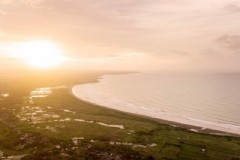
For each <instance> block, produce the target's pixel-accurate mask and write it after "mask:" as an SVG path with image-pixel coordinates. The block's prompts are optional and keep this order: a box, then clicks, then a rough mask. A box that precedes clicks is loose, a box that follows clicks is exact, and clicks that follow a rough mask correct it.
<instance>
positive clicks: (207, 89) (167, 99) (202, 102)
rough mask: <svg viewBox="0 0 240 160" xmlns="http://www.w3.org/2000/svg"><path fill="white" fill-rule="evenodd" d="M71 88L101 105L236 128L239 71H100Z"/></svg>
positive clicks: (206, 125) (239, 126) (239, 128)
mask: <svg viewBox="0 0 240 160" xmlns="http://www.w3.org/2000/svg"><path fill="white" fill-rule="evenodd" d="M73 94H74V95H75V96H76V97H78V98H80V99H82V100H85V101H89V102H92V103H96V104H98V105H101V106H105V107H109V108H113V109H117V110H121V111H125V112H131V113H136V114H140V115H146V116H150V117H154V118H159V119H164V120H169V121H175V122H179V123H184V124H190V125H196V126H200V127H202V129H205V128H211V129H216V130H220V131H226V132H231V133H236V134H240V74H190V73H189V74H180V73H179V74H176V73H175V74H173V73H172V74H166V73H134V74H120V75H104V76H102V77H100V78H99V81H98V82H97V83H88V84H81V85H76V86H74V87H73Z"/></svg>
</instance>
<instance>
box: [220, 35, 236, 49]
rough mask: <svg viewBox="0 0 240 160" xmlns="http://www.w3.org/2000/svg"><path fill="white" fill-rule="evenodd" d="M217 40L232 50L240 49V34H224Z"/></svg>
mask: <svg viewBox="0 0 240 160" xmlns="http://www.w3.org/2000/svg"><path fill="white" fill-rule="evenodd" d="M216 41H217V42H218V43H219V44H220V45H222V46H223V47H226V48H228V49H231V50H234V51H235V50H237V51H238V50H240V35H223V36H221V37H219V38H217V39H216Z"/></svg>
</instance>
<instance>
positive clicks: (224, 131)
mask: <svg viewBox="0 0 240 160" xmlns="http://www.w3.org/2000/svg"><path fill="white" fill-rule="evenodd" d="M102 76H103V75H102ZM102 76H99V77H98V79H96V80H95V81H93V82H86V83H81V84H78V85H73V86H71V94H72V95H73V96H74V97H75V98H77V99H78V100H80V101H84V102H85V103H89V104H93V105H96V106H99V107H103V108H106V109H111V110H115V111H118V112H123V113H127V114H131V115H133V116H140V117H143V118H146V119H149V120H153V121H155V122H158V123H160V124H165V125H169V126H172V127H179V128H184V129H187V130H188V131H189V132H195V133H204V134H210V135H220V136H235V137H239V136H240V131H239V130H236V131H235V132H234V130H231V129H232V128H230V127H231V126H233V125H229V124H217V123H215V122H208V121H204V120H198V119H193V118H181V117H171V118H170V116H169V115H166V113H165V112H163V113H161V114H163V115H164V114H165V115H164V116H165V117H164V116H163V117H162V118H160V117H159V115H157V116H156V115H152V113H150V114H146V111H147V110H145V111H144V110H130V109H126V107H122V108H121V107H119V106H118V107H117V106H111V104H110V105H107V104H105V105H103V104H99V103H97V102H96V101H94V100H93V98H91V99H89V98H88V97H87V98H86V97H81V96H79V95H78V94H77V93H76V90H77V89H76V88H77V87H79V86H83V85H89V84H93V83H99V80H101V79H102ZM112 105H114V104H112ZM144 112H145V114H144ZM158 114H159V113H158ZM167 114H169V113H167ZM223 125H228V126H229V127H224V126H223ZM237 127H238V126H237ZM229 130H231V131H230V132H229Z"/></svg>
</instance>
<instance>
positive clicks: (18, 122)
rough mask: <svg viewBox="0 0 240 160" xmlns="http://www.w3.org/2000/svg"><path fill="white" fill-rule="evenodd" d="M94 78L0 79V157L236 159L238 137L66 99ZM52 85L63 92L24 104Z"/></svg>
mask: <svg viewBox="0 0 240 160" xmlns="http://www.w3.org/2000/svg"><path fill="white" fill-rule="evenodd" d="M98 75H99V74H95V75H94V76H93V75H84V76H82V77H81V78H79V80H78V81H76V78H75V79H74V81H72V80H66V79H61V80H59V79H58V83H55V82H57V81H54V80H52V81H50V80H49V81H46V80H44V81H37V82H36V81H35V82H32V83H29V82H30V80H28V79H27V78H26V77H25V81H21V80H18V81H17V82H16V81H4V80H3V79H2V80H1V84H0V86H1V90H0V94H2V93H8V94H9V96H8V97H3V96H1V97H0V153H1V152H2V153H3V156H2V157H1V158H2V159H4V158H6V157H8V156H16V155H18V156H19V155H20V156H21V155H22V157H23V158H22V159H24V160H32V159H54V160H55V159H71V160H72V159H79V160H81V159H89V160H91V159H92V160H96V159H102V160H106V159H127V160H128V159H130V160H131V159H132V160H134V159H137V160H138V159H143V160H153V159H167V160H169V159H172V160H175V159H176V160H183V159H184V160H190V159H194V160H238V159H240V138H239V137H229V136H217V135H208V134H201V133H194V132H190V131H189V130H187V129H183V128H179V127H174V126H170V125H166V124H160V123H158V122H156V121H154V120H152V119H148V118H144V117H141V116H137V115H132V114H127V113H123V112H119V111H115V110H111V109H106V108H104V107H100V106H97V105H94V104H89V103H86V102H83V101H80V100H78V99H76V98H75V97H74V96H73V95H72V94H71V85H74V84H76V83H83V82H87V81H93V80H94V79H96V77H97V76H98ZM83 77H84V78H83ZM43 82H44V83H43ZM47 82H49V83H47ZM50 82H51V83H50ZM55 85H67V87H66V88H65V87H62V88H59V89H54V90H53V93H52V94H51V95H49V96H48V97H46V98H33V102H34V103H30V102H29V93H30V92H31V90H34V89H35V88H37V87H46V86H55ZM13 86H14V87H13ZM103 124H104V125H103ZM108 125H118V126H119V127H118V126H116V127H110V126H108ZM120 126H123V128H124V129H123V128H121V127H120ZM74 138H75V141H74ZM0 156H1V154H0Z"/></svg>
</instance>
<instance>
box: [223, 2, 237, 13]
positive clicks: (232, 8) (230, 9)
mask: <svg viewBox="0 0 240 160" xmlns="http://www.w3.org/2000/svg"><path fill="white" fill-rule="evenodd" d="M224 10H225V11H227V12H230V13H240V6H238V5H236V4H230V5H227V6H225V7H224Z"/></svg>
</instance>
